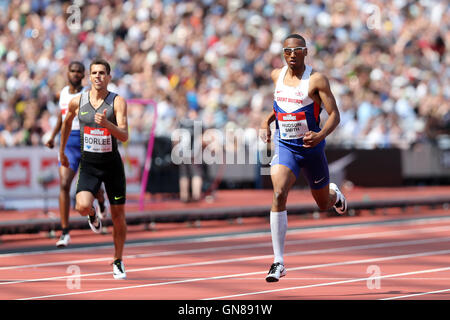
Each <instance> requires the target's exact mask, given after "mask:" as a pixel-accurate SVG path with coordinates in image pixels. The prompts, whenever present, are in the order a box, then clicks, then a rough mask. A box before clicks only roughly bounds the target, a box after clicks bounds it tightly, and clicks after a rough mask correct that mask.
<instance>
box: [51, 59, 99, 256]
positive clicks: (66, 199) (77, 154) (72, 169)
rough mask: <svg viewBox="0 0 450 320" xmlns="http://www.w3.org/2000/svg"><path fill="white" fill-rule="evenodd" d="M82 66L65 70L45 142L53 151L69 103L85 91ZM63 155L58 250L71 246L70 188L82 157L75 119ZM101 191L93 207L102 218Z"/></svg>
mask: <svg viewBox="0 0 450 320" xmlns="http://www.w3.org/2000/svg"><path fill="white" fill-rule="evenodd" d="M84 71H85V69H84V65H83V64H82V63H81V62H79V61H72V62H70V63H69V67H68V71H67V80H68V82H69V84H68V85H67V86H65V87H64V88H63V89H62V90H61V92H60V93H59V98H58V99H59V108H60V112H59V113H58V121H57V122H56V126H55V128H53V131H52V133H51V135H50V138H49V139H48V140H47V142H46V143H45V145H46V146H47V147H49V148H50V149H52V148H53V147H54V146H55V137H56V135H57V134H58V133H59V131H60V130H61V126H62V123H63V121H64V118H65V117H66V114H67V109H68V106H69V102H70V100H72V99H73V98H74V97H76V96H78V95H80V94H81V92H83V91H85V88H83V85H82V84H81V82H82V80H83V78H84ZM65 152H66V155H67V158H68V159H69V166H68V167H65V166H61V165H60V166H59V216H60V218H61V228H62V234H61V237H60V238H59V240H58V241H57V242H56V246H57V247H58V248H64V247H67V246H68V245H69V243H70V234H69V231H70V230H69V213H70V186H71V184H72V180H73V178H74V177H75V174H76V172H77V170H78V166H79V164H80V158H81V147H80V124H79V122H78V119H74V121H73V122H72V131H71V132H70V136H69V140H68V141H67V145H66V150H65ZM103 194H104V191H103V189H102V188H100V190H99V192H98V193H97V195H96V198H97V200H98V206H95V209H96V210H97V212H98V214H99V215H100V216H101V217H102V218H103V217H105V216H106V213H107V210H106V205H105V198H104V196H103Z"/></svg>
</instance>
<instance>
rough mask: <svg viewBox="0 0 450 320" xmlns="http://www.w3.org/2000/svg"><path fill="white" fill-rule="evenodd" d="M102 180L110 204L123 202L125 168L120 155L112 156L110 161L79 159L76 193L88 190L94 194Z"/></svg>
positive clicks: (124, 194) (124, 195)
mask: <svg viewBox="0 0 450 320" xmlns="http://www.w3.org/2000/svg"><path fill="white" fill-rule="evenodd" d="M102 182H103V183H104V184H105V189H106V194H107V195H108V200H109V203H110V204H125V200H126V180H125V170H124V167H123V162H122V159H121V158H120V156H118V157H113V159H112V160H111V161H108V162H101V163H93V162H87V161H84V160H83V159H82V160H81V162H80V172H79V176H78V182H77V193H78V192H80V191H89V192H91V193H92V194H93V195H96V194H97V192H98V190H99V189H100V185H101V184H102Z"/></svg>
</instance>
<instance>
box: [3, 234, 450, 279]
mask: <svg viewBox="0 0 450 320" xmlns="http://www.w3.org/2000/svg"><path fill="white" fill-rule="evenodd" d="M448 230H450V226H438V227H429V228H421V229H414V230H410V229H407V230H395V231H381V232H371V233H359V234H351V235H344V236H339V237H334V238H325V239H302V240H289V241H286V243H285V244H286V245H298V244H311V243H323V242H336V241H343V240H353V239H360V238H362V239H366V238H372V237H379V236H392V235H405V234H411V233H414V234H416V233H418V232H420V233H430V232H438V231H448ZM271 245H272V243H271V242H270V241H267V242H265V243H257V244H247V245H232V246H222V247H213V248H202V249H190V250H175V251H164V252H155V253H146V254H134V255H126V256H124V257H123V258H124V259H138V258H149V257H157V256H170V255H180V254H188V253H206V252H219V251H226V250H239V249H252V248H258V247H259V248H261V247H270V246H271ZM109 260H111V257H104V258H96V259H80V260H69V261H59V262H48V263H41V264H28V265H15V266H6V267H0V271H2V270H13V269H22V268H38V267H51V266H60V265H72V264H83V263H90V262H101V261H109ZM0 284H1V283H0Z"/></svg>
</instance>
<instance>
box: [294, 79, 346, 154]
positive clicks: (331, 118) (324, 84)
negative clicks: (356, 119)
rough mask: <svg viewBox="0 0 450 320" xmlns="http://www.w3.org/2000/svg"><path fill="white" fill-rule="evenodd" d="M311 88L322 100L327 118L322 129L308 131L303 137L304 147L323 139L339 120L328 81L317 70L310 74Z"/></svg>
mask: <svg viewBox="0 0 450 320" xmlns="http://www.w3.org/2000/svg"><path fill="white" fill-rule="evenodd" d="M310 86H312V89H313V91H315V92H314V96H316V97H317V96H318V97H319V98H320V100H321V101H322V102H323V105H324V107H325V110H326V111H327V113H328V119H327V121H326V122H325V124H324V126H323V128H322V130H320V131H319V132H312V131H308V132H307V133H306V134H305V136H304V137H303V146H304V147H306V148H311V147H314V146H316V145H317V144H319V143H320V142H321V141H322V140H323V139H325V138H326V137H327V136H328V135H329V134H330V133H331V132H333V131H334V129H335V128H336V127H337V126H338V124H339V122H340V115H339V110H338V108H337V105H336V100H335V98H334V96H333V93H332V92H331V89H330V83H329V81H328V79H327V78H326V77H325V76H324V75H322V74H321V73H319V72H317V73H314V74H313V75H312V76H311V83H310Z"/></svg>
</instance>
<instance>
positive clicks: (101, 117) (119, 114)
mask: <svg viewBox="0 0 450 320" xmlns="http://www.w3.org/2000/svg"><path fill="white" fill-rule="evenodd" d="M114 113H115V116H116V120H117V126H116V125H115V124H114V123H112V122H111V121H109V120H108V119H106V110H104V111H103V113H96V114H95V123H97V124H99V125H101V126H102V127H104V128H106V129H108V130H109V132H111V134H112V135H113V136H114V137H116V138H117V139H119V140H120V141H122V142H126V141H127V140H128V117H127V102H126V101H125V99H124V98H122V97H121V96H117V97H116V98H115V101H114Z"/></svg>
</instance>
